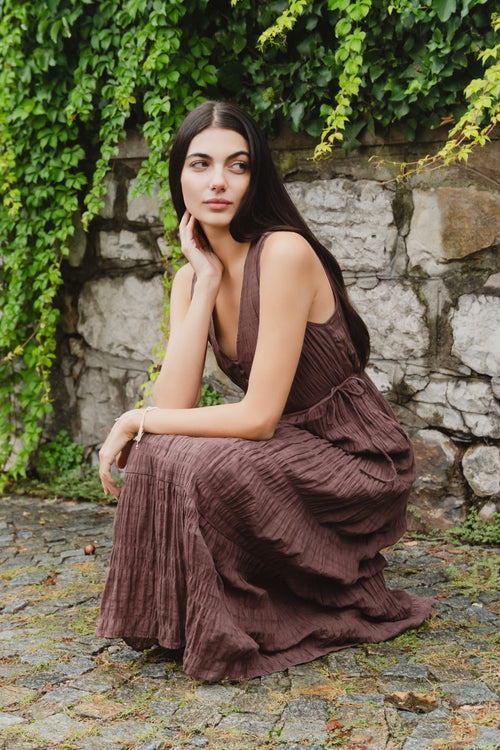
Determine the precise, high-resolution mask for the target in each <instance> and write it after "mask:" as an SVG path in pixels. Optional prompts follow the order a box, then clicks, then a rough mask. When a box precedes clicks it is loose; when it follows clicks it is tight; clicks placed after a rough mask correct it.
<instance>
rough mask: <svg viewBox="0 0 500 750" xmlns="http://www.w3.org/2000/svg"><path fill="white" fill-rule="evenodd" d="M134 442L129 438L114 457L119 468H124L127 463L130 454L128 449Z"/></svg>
mask: <svg viewBox="0 0 500 750" xmlns="http://www.w3.org/2000/svg"><path fill="white" fill-rule="evenodd" d="M133 444H134V441H133V440H129V441H128V443H127V444H126V445H124V446H123V448H122V449H121V451H120V453H119V454H118V455H117V457H116V465H117V467H118V468H119V469H124V468H125V466H126V465H127V461H128V457H129V455H130V449H131V448H132V446H133Z"/></svg>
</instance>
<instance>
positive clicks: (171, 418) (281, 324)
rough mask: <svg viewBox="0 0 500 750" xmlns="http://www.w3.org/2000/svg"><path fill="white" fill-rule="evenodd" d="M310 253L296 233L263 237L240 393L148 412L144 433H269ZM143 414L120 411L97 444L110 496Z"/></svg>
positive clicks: (307, 300)
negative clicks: (250, 351)
mask: <svg viewBox="0 0 500 750" xmlns="http://www.w3.org/2000/svg"><path fill="white" fill-rule="evenodd" d="M315 257H316V256H315V254H314V251H313V250H312V248H311V247H310V246H309V244H308V243H307V242H306V241H305V240H304V239H303V238H302V237H300V236H299V235H296V234H294V233H291V232H279V233H275V234H273V235H271V236H270V237H269V238H268V240H267V241H266V245H265V247H264V249H263V251H262V258H261V281H260V323H259V333H258V339H257V346H256V351H255V356H254V361H253V365H252V371H251V373H250V379H249V385H248V390H247V393H246V394H245V396H244V398H243V399H242V400H241V401H240V402H239V403H236V404H221V405H218V406H207V407H204V408H201V409H192V408H189V409H171V408H161V409H157V410H154V411H151V412H148V413H147V414H146V415H145V425H144V427H145V430H146V432H150V433H156V434H175V435H193V436H205V437H239V438H246V439H249V440H265V439H269V438H271V437H272V435H273V433H274V430H275V428H276V425H277V423H278V421H279V419H280V417H281V414H282V412H283V409H284V406H285V403H286V400H287V398H288V393H289V391H290V387H291V385H292V382H293V378H294V375H295V371H296V369H297V364H298V361H299V357H300V352H301V350H302V344H303V340H304V333H305V328H306V324H307V319H308V315H309V311H310V309H311V305H312V302H313V298H314V294H315V283H314V258H315ZM143 415H144V414H143V412H142V410H133V411H130V412H126V413H125V414H124V415H122V417H120V419H119V420H118V421H117V422H116V424H115V426H114V427H113V429H112V430H111V432H110V434H109V436H108V438H107V440H106V442H105V443H104V445H103V447H102V449H101V452H100V457H101V480H102V482H103V486H104V489H105V492H108V491H109V492H112V494H115V495H116V492H117V487H116V482H115V481H114V480H113V479H112V477H111V475H110V473H109V470H110V468H111V465H112V463H113V461H114V459H115V457H116V456H117V454H118V453H119V452H120V451H121V449H122V448H123V446H124V444H125V443H126V442H127V441H128V440H130V439H131V438H132V437H133V436H134V435H135V434H136V433H137V431H138V429H139V425H140V422H141V419H142V417H143ZM118 492H119V491H118Z"/></svg>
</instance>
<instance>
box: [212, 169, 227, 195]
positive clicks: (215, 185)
mask: <svg viewBox="0 0 500 750" xmlns="http://www.w3.org/2000/svg"><path fill="white" fill-rule="evenodd" d="M210 189H211V190H225V189H226V178H225V177H224V170H223V169H222V168H220V169H217V168H214V170H213V172H212V179H211V180H210Z"/></svg>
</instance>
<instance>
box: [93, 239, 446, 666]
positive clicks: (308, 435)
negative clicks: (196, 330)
mask: <svg viewBox="0 0 500 750" xmlns="http://www.w3.org/2000/svg"><path fill="white" fill-rule="evenodd" d="M265 237H266V235H263V237H261V238H260V239H259V240H258V241H257V242H256V243H254V244H253V245H252V246H251V247H250V249H249V251H248V255H247V258H246V261H245V270H244V277H243V287H242V293H241V305H240V319H239V329H238V341H237V351H238V355H237V358H236V359H234V360H233V359H230V358H229V357H227V356H226V355H225V354H224V352H223V351H222V350H221V349H220V347H219V346H218V344H217V338H216V336H215V332H214V327H213V323H212V325H211V329H210V335H209V338H210V341H211V344H212V346H213V348H214V351H215V355H216V358H217V361H218V362H219V365H220V366H221V368H222V369H223V370H224V371H225V372H226V373H227V374H228V376H229V377H230V378H231V379H232V380H233V381H234V382H235V383H237V384H238V385H239V386H241V387H242V388H243V389H245V388H246V387H247V385H248V377H249V373H250V368H251V366H252V359H253V356H254V352H255V346H256V340H257V331H258V325H259V265H260V255H261V251H262V247H263V244H264V240H265ZM357 363H358V360H357V355H356V352H355V349H354V347H353V344H352V342H351V340H350V336H349V333H348V331H347V328H346V324H345V321H344V318H343V314H342V309H341V306H340V304H338V305H337V309H336V311H335V313H334V314H333V315H332V316H331V318H330V319H329V320H327V321H326V322H325V323H308V325H307V329H306V335H305V340H304V345H303V349H302V354H301V357H300V361H299V365H298V368H297V372H296V375H295V379H294V381H293V385H292V388H291V391H290V395H289V398H288V401H287V404H286V408H285V411H284V414H283V416H282V418H281V420H280V422H279V424H278V426H277V429H276V432H275V434H274V436H273V438H272V439H270V440H263V441H252V440H244V439H241V438H206V437H187V436H183V435H152V434H146V435H144V437H143V439H142V440H141V443H140V444H139V445H138V449H137V450H136V449H135V447H134V448H133V449H132V451H131V453H130V457H129V460H128V466H127V470H126V476H125V481H124V486H123V490H122V494H121V497H120V501H119V504H118V509H117V513H116V519H115V525H114V532H113V552H112V557H111V564H110V570H109V573H108V577H107V581H106V588H105V591H104V596H103V600H102V607H101V620H100V624H99V628H98V631H97V632H98V634H99V635H101V636H108V637H121V638H124V639H125V640H126V641H127V643H129V644H130V645H132V646H134V647H136V648H147V647H149V646H152V645H154V644H160V645H161V646H164V647H167V648H172V649H177V648H181V647H184V661H183V666H184V670H185V672H186V673H187V674H189V675H192V676H194V677H198V678H202V679H205V680H219V679H222V678H224V677H226V678H229V679H239V678H251V677H255V676H257V675H264V674H268V673H271V672H275V671H279V670H282V669H284V668H286V667H289V666H291V665H294V664H300V663H303V662H306V661H309V660H311V659H315V658H317V657H319V656H322V655H324V654H326V653H328V652H330V651H333V650H336V649H340V648H345V647H346V646H352V645H354V644H358V643H363V642H365V643H366V642H378V641H383V640H386V639H388V638H392V637H393V636H396V635H398V634H399V633H401V632H402V631H404V630H406V629H407V628H411V627H415V626H417V625H420V624H421V623H422V622H423V620H425V619H426V618H427V617H428V616H429V614H430V613H431V611H432V604H433V602H432V600H431V599H426V598H419V597H417V596H414V595H412V594H408V593H406V592H403V591H389V590H388V589H387V588H386V585H385V582H384V578H383V574H382V570H383V568H384V567H385V564H386V563H385V560H384V558H383V556H382V555H381V554H380V550H381V549H382V548H384V547H386V546H387V545H390V544H393V543H394V542H396V540H398V539H399V538H400V537H401V535H402V534H403V532H404V530H405V511H406V503H407V498H408V494H409V490H410V487H411V484H412V482H413V479H414V458H413V452H412V449H411V445H410V443H409V440H408V437H407V436H406V434H405V432H404V431H403V430H402V428H401V427H400V425H399V424H398V422H397V421H396V419H395V417H394V415H393V413H392V411H391V409H390V407H389V406H388V404H387V402H386V401H385V399H384V398H383V397H382V395H381V394H380V393H379V391H378V390H377V389H376V388H375V386H374V385H373V383H372V382H371V380H370V379H369V378H368V377H367V376H366V375H364V374H363V375H360V374H358V373H357ZM269 387H270V388H272V387H273V384H272V383H269Z"/></svg>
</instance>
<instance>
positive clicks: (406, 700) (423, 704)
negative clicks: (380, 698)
mask: <svg viewBox="0 0 500 750" xmlns="http://www.w3.org/2000/svg"><path fill="white" fill-rule="evenodd" d="M385 701H386V702H387V703H392V705H393V706H396V708H399V709H401V710H403V711H412V712H413V713H417V714H427V713H429V711H434V709H435V708H437V707H438V705H439V703H438V700H437V698H434V696H433V695H428V694H427V693H415V692H414V691H413V690H407V691H404V692H398V693H389V694H388V695H386V696H385Z"/></svg>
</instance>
